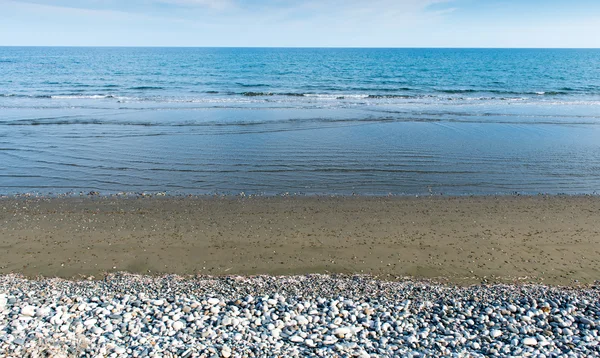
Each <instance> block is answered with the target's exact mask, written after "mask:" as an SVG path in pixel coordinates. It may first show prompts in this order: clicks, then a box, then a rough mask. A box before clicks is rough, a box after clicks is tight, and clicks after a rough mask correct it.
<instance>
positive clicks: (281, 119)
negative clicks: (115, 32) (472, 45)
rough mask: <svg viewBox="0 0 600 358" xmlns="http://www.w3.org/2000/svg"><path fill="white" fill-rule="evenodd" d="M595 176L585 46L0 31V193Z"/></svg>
mask: <svg viewBox="0 0 600 358" xmlns="http://www.w3.org/2000/svg"><path fill="white" fill-rule="evenodd" d="M91 190H94V191H100V192H102V193H113V192H120V191H127V192H139V191H146V192H157V191H167V192H169V193H195V194H203V193H229V194H235V193H239V192H241V191H244V192H246V193H261V194H267V195H270V194H279V193H285V192H289V193H303V194H342V195H348V194H352V193H357V194H365V195H385V194H388V193H392V194H427V193H430V192H432V193H444V194H455V195H463V194H510V193H514V192H519V193H529V194H534V193H540V192H541V193H569V194H578V193H594V192H595V191H597V190H600V50H493V49H489V50H470V49H462V50H455V49H216V48H7V47H0V194H14V193H22V192H40V193H45V194H47V193H51V192H52V193H64V192H69V191H75V192H79V191H91Z"/></svg>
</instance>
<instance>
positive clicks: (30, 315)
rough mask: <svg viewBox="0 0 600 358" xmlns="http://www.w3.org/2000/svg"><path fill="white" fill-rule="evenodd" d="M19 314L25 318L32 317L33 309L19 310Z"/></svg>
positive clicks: (30, 307)
mask: <svg viewBox="0 0 600 358" xmlns="http://www.w3.org/2000/svg"><path fill="white" fill-rule="evenodd" d="M21 314H22V315H23V316H27V317H33V315H35V307H33V306H25V307H23V308H21Z"/></svg>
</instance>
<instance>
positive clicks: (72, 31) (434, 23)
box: [0, 0, 600, 48]
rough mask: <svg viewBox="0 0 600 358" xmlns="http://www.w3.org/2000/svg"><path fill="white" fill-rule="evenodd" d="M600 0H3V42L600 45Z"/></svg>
mask: <svg viewBox="0 0 600 358" xmlns="http://www.w3.org/2000/svg"><path fill="white" fill-rule="evenodd" d="M599 34H600V0H305V1H292V0H0V45H11V46H19V45H47V46H54V45H63V46H282V47H287V46H291V47H329V46H334V47H339V46H341V47H596V48H597V47H600V35H599Z"/></svg>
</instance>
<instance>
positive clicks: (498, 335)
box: [490, 329, 502, 338]
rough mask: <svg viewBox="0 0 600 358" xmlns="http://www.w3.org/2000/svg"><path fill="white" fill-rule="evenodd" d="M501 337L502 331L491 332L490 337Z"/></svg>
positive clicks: (494, 330)
mask: <svg viewBox="0 0 600 358" xmlns="http://www.w3.org/2000/svg"><path fill="white" fill-rule="evenodd" d="M501 335H502V331H500V330H499V329H493V330H492V331H491V332H490V336H491V337H492V338H498V337H500V336H501Z"/></svg>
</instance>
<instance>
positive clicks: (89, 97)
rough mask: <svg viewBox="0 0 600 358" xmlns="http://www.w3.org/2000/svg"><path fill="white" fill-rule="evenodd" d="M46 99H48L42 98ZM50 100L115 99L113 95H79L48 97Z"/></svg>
mask: <svg viewBox="0 0 600 358" xmlns="http://www.w3.org/2000/svg"><path fill="white" fill-rule="evenodd" d="M44 98H48V97H44ZM50 98H52V99H107V98H115V96H113V95H109V94H107V95H106V94H93V95H81V94H68V95H55V96H50Z"/></svg>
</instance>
